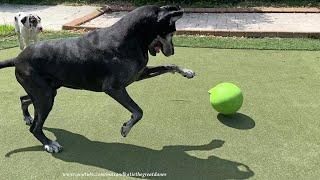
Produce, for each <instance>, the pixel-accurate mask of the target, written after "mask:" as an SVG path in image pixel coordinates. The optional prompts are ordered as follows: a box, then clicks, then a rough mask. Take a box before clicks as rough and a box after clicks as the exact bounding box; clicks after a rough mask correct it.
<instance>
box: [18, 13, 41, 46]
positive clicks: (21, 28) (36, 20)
mask: <svg viewBox="0 0 320 180" xmlns="http://www.w3.org/2000/svg"><path fill="white" fill-rule="evenodd" d="M14 25H15V31H16V33H17V34H18V38H19V43H20V49H21V50H23V49H25V48H26V47H27V46H28V45H29V44H30V43H31V41H33V42H34V43H35V42H37V41H38V34H39V33H40V32H42V30H43V28H42V26H41V18H40V17H39V16H38V15H36V14H24V13H18V14H17V15H16V16H15V17H14Z"/></svg>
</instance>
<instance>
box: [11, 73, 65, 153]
mask: <svg viewBox="0 0 320 180" xmlns="http://www.w3.org/2000/svg"><path fill="white" fill-rule="evenodd" d="M16 77H17V80H18V82H19V83H20V84H21V85H22V87H23V88H24V89H25V91H26V92H27V94H28V95H29V97H31V100H32V103H33V106H34V121H33V122H32V124H31V126H30V132H31V133H32V134H33V135H34V136H35V137H36V138H37V139H38V140H39V141H40V142H41V143H42V144H43V146H44V149H45V150H46V151H47V152H50V153H57V152H60V151H61V150H62V146H61V145H60V144H59V143H58V142H55V141H52V140H50V139H48V138H47V137H46V136H45V135H44V133H43V131H42V128H43V124H44V122H45V120H46V118H47V117H48V115H49V113H50V111H51V109H52V106H53V103H54V97H55V95H56V94H57V91H56V89H54V88H52V87H50V86H49V85H48V84H47V82H46V81H45V80H43V79H42V78H41V76H39V75H37V74H32V76H29V75H26V74H25V73H24V72H19V71H17V70H16Z"/></svg>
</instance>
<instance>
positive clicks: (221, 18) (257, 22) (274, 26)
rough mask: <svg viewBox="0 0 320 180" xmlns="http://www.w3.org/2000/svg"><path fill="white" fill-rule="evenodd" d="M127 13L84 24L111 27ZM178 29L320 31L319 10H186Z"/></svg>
mask: <svg viewBox="0 0 320 180" xmlns="http://www.w3.org/2000/svg"><path fill="white" fill-rule="evenodd" d="M125 14H126V12H114V13H107V14H103V15H102V16H99V17H97V18H96V19H93V20H91V21H90V22H87V23H85V24H82V25H81V26H83V27H99V28H101V27H108V26H111V25H112V24H113V23H115V22H117V21H118V20H119V19H120V18H121V17H122V16H124V15H125ZM177 30H205V31H206V30H217V31H263V32H320V13H185V15H184V16H183V18H182V19H181V20H179V21H178V22H177Z"/></svg>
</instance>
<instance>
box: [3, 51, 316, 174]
mask: <svg viewBox="0 0 320 180" xmlns="http://www.w3.org/2000/svg"><path fill="white" fill-rule="evenodd" d="M17 53H19V50H18V48H13V49H8V50H2V51H0V60H4V59H7V58H10V57H14V56H16V55H17ZM149 63H150V65H159V64H169V63H175V64H178V65H181V66H183V67H186V68H190V69H192V70H194V71H195V72H196V73H197V76H196V77H195V78H194V79H191V80H188V79H185V78H183V77H182V76H180V75H178V74H166V75H163V76H161V77H157V78H153V79H149V80H145V81H141V82H136V83H134V84H132V85H130V86H129V87H128V91H129V94H130V95H131V96H132V98H133V99H134V100H135V101H136V102H137V103H138V104H139V105H140V106H141V107H142V109H143V110H144V118H143V119H142V120H141V121H140V122H139V123H138V124H136V126H135V127H134V128H133V129H132V130H131V132H130V134H129V135H128V137H127V138H125V139H124V138H121V135H120V132H119V130H120V126H121V125H122V123H123V122H125V121H127V120H128V119H129V118H130V113H129V112H128V111H126V110H125V109H124V108H123V107H121V106H120V105H119V104H118V103H117V102H115V101H114V100H112V99H111V98H110V97H108V96H106V95H105V94H104V93H94V92H88V91H79V90H78V91H77V90H71V89H66V88H61V89H59V90H58V95H57V97H56V100H55V106H54V107H53V110H52V112H51V113H50V115H49V117H48V119H47V121H46V123H45V127H46V128H45V134H47V135H48V136H49V137H50V138H52V139H58V141H59V142H60V143H61V144H62V145H63V146H64V151H63V152H62V153H61V154H54V155H50V154H48V153H46V152H43V151H42V147H41V146H40V144H39V142H38V141H37V140H35V138H34V137H33V136H32V135H31V134H30V132H29V130H28V129H29V128H28V127H27V126H25V124H24V123H23V121H22V115H21V110H20V102H19V96H20V95H23V94H24V91H23V89H22V88H21V87H20V86H19V84H18V83H17V82H16V80H15V77H14V69H13V68H7V69H1V70H0V99H1V100H0V114H1V116H0V122H3V123H0V128H1V130H2V132H4V133H0V139H2V141H1V146H0V154H1V156H0V162H1V165H2V168H1V169H0V173H1V176H2V177H3V178H4V179H21V178H23V179H62V178H65V177H63V173H84V172H92V173H122V172H136V171H138V172H159V173H163V172H164V173H166V174H167V176H166V179H186V180H188V179H247V178H253V179H317V178H318V175H319V174H320V169H319V168H318V164H319V161H320V159H319V157H320V152H319V151H318V149H319V146H320V144H319V142H320V129H319V128H318V127H319V126H320V121H319V120H318V118H317V117H320V111H318V110H319V108H320V101H319V98H317V97H318V96H319V93H318V92H319V91H317V90H318V89H320V81H319V77H320V76H319V75H320V74H319V72H320V52H310V51H308V52H305V51H257V50H221V49H208V48H206V49H201V48H176V52H175V55H174V56H172V57H170V58H166V57H164V56H157V57H152V58H151V59H150V62H149ZM220 82H233V83H235V84H237V85H238V86H239V87H240V88H241V89H242V91H243V93H244V104H243V107H242V108H241V110H240V112H239V113H241V114H242V115H238V116H236V117H234V119H230V118H228V119H225V118H221V116H219V114H217V113H216V112H215V111H214V110H213V109H212V107H211V105H210V103H209V95H208V92H207V91H208V90H209V89H210V88H211V87H213V86H214V85H216V84H218V83H220ZM30 167H41V168H34V169H32V173H29V172H30ZM17 170H19V173H17ZM138 178H141V177H138ZM119 179H133V178H129V177H119ZM144 179H153V178H151V177H145V178H144Z"/></svg>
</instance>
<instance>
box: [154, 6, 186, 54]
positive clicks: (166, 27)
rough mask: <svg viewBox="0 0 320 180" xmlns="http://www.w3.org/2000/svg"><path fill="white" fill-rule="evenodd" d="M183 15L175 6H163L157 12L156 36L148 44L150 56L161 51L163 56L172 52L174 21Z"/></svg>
mask: <svg viewBox="0 0 320 180" xmlns="http://www.w3.org/2000/svg"><path fill="white" fill-rule="evenodd" d="M182 15H183V10H182V9H181V8H180V7H177V6H163V7H160V10H159V11H158V14H157V16H158V17H157V22H156V24H157V25H156V29H155V31H156V38H155V39H153V40H152V42H151V43H150V44H149V46H148V48H149V52H150V54H151V55H152V56H156V54H157V53H159V52H160V50H161V51H162V53H163V54H164V55H165V56H171V55H173V54H174V46H173V43H172V37H173V34H174V32H175V31H176V21H177V20H178V19H180V18H181V17H182Z"/></svg>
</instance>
